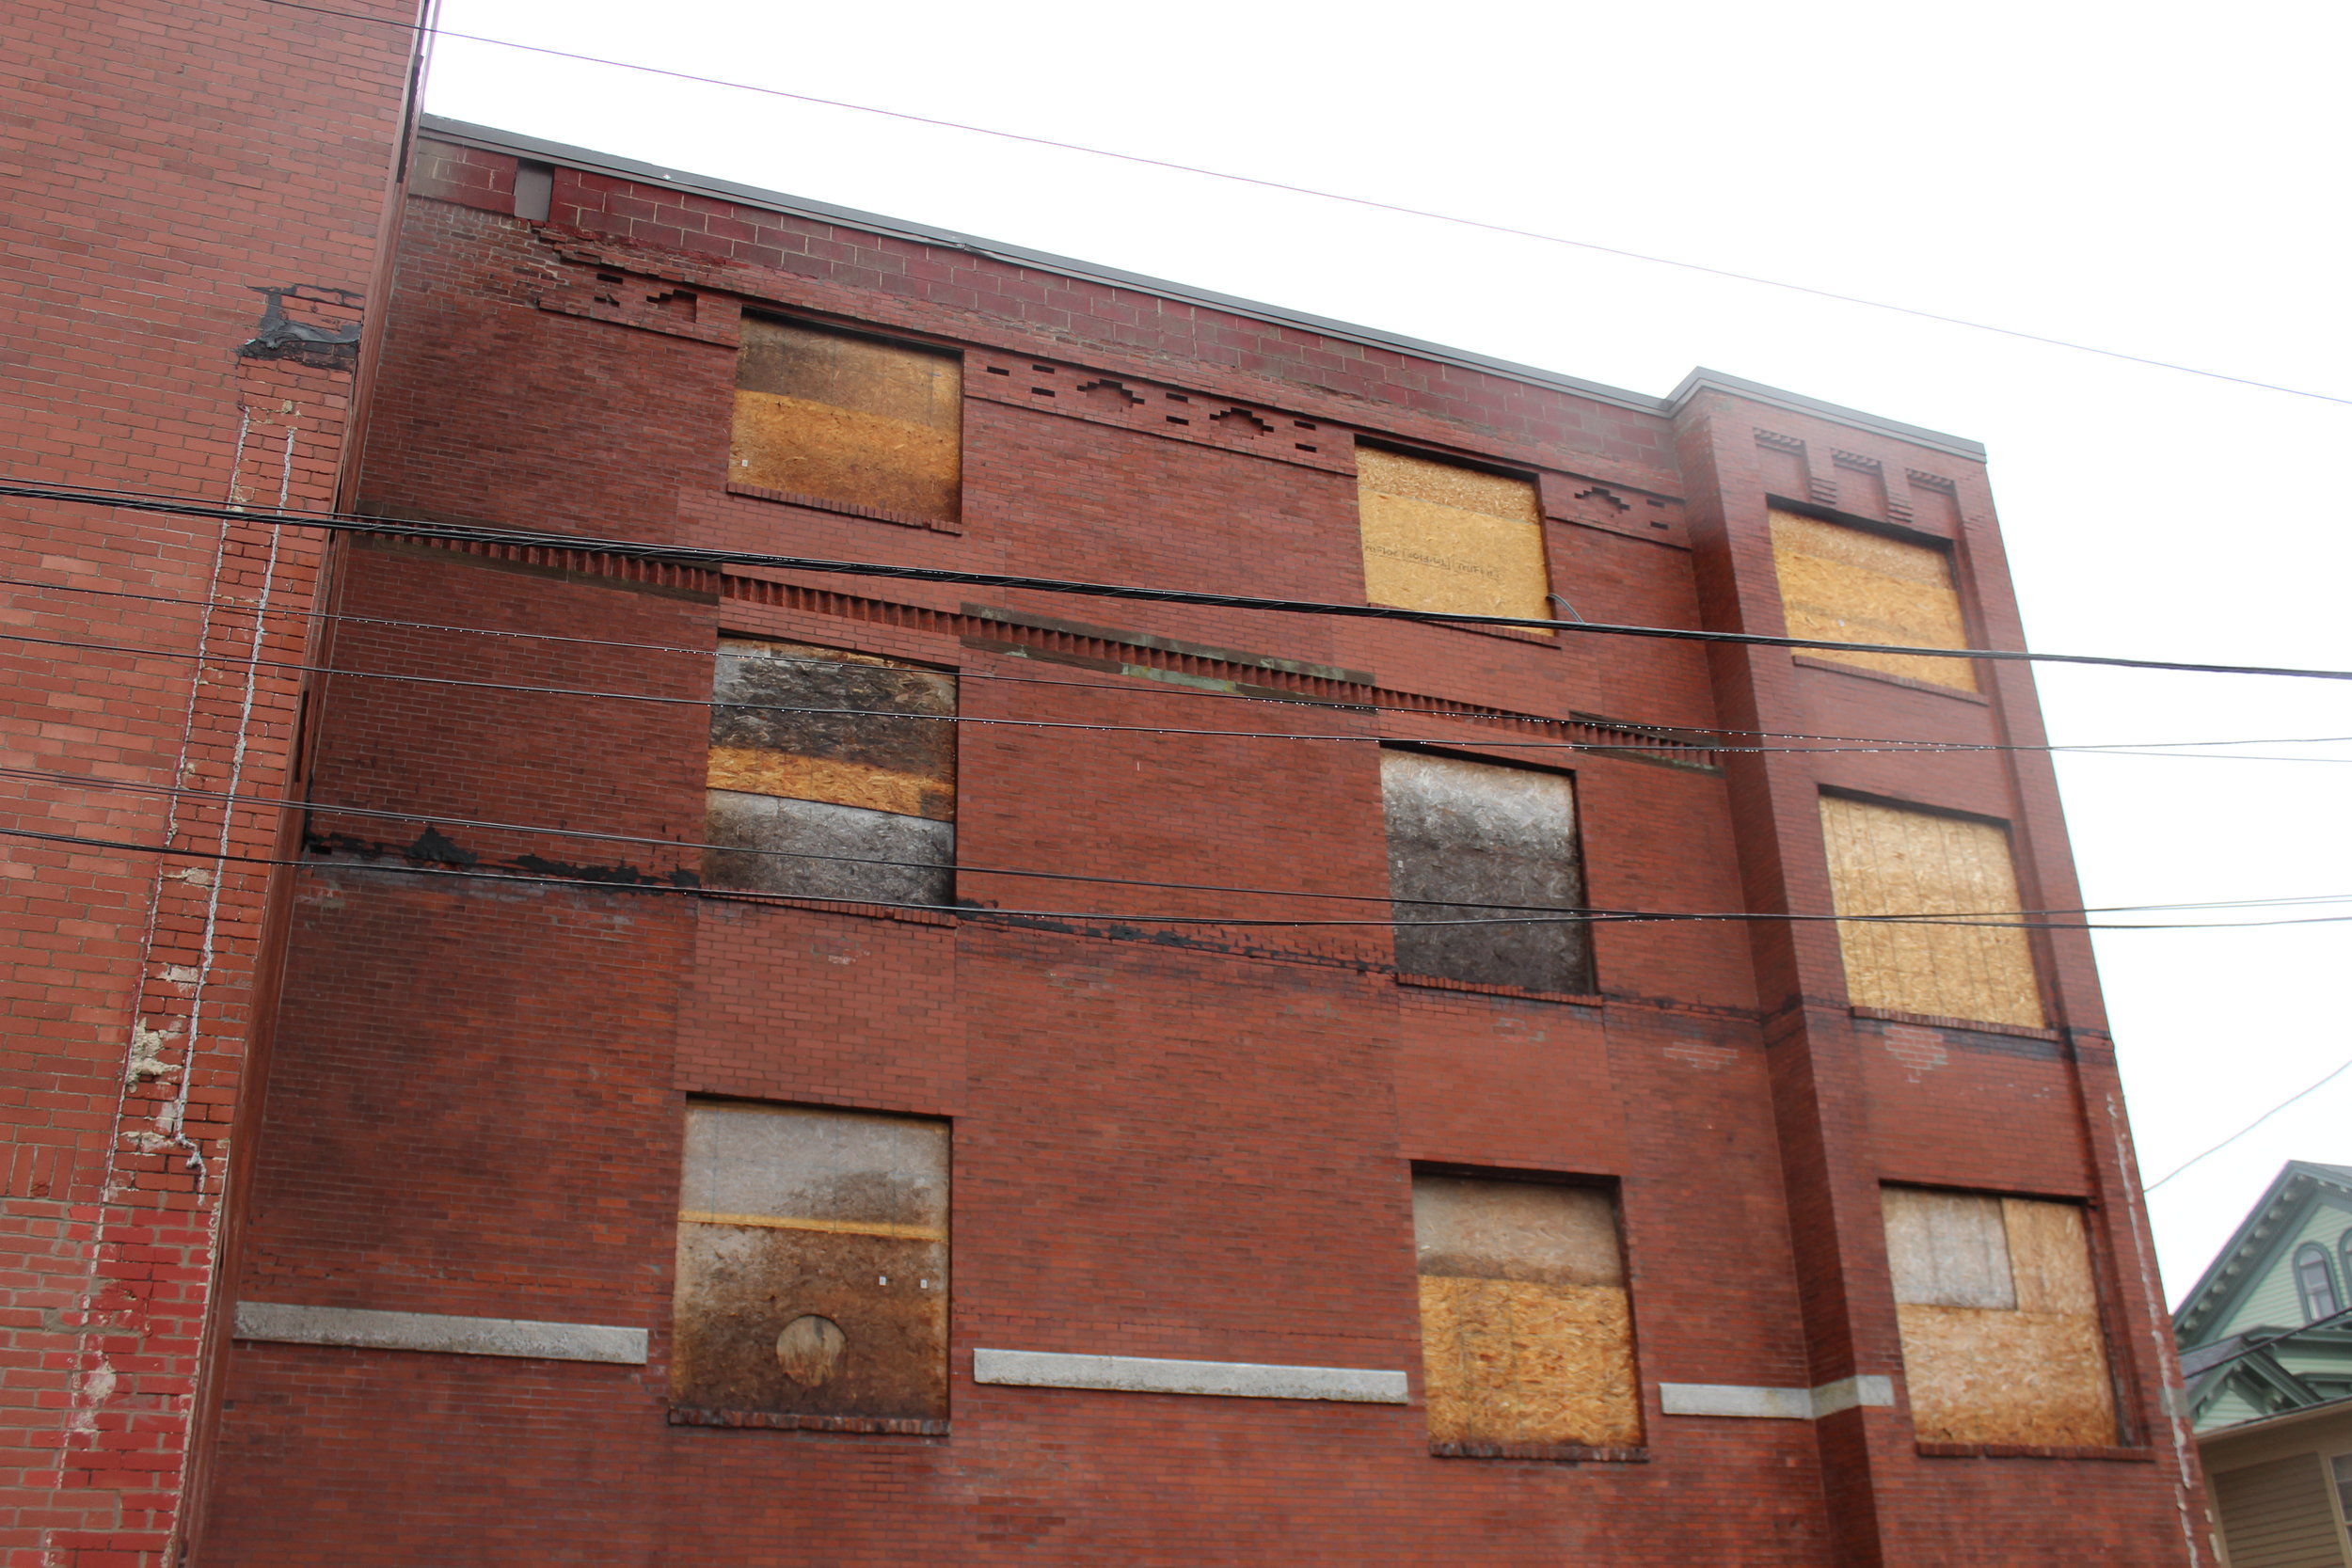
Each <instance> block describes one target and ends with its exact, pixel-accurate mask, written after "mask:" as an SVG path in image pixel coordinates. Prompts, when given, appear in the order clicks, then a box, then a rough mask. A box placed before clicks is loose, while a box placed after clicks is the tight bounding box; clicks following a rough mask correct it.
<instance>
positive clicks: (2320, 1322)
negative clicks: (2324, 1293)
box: [2181, 1307, 2352, 1415]
mask: <svg viewBox="0 0 2352 1568" xmlns="http://www.w3.org/2000/svg"><path fill="white" fill-rule="evenodd" d="M2346 1318H2352V1307H2343V1308H2341V1309H2339V1310H2337V1311H2334V1312H2330V1313H2328V1315H2327V1316H2326V1317H2324V1318H2313V1319H2312V1321H2311V1322H2310V1323H2305V1324H2304V1325H2303V1326H2302V1327H2300V1328H2290V1329H2288V1330H2287V1331H2286V1332H2285V1333H2283V1334H2271V1335H2265V1337H2264V1338H2260V1339H2256V1340H2255V1341H2253V1342H2252V1343H2251V1344H2247V1345H2240V1346H2239V1347H2238V1348H2237V1349H2236V1350H2233V1351H2232V1352H2231V1353H2230V1354H2227V1355H2224V1356H2222V1357H2220V1358H2219V1359H2217V1360H2214V1361H2206V1362H2201V1363H2200V1364H2199V1366H2198V1368H2197V1370H2195V1371H2193V1372H2191V1371H2188V1370H2187V1369H2185V1368H2184V1369H2183V1371H2184V1373H2185V1375H2186V1376H2189V1377H2196V1378H2201V1377H2203V1376H2204V1375H2205V1374H2206V1373H2207V1372H2210V1371H2217V1370H2220V1369H2221V1368H2223V1367H2226V1366H2228V1365H2230V1364H2231V1363H2232V1362H2233V1361H2243V1360H2245V1359H2246V1358H2247V1357H2248V1356H2249V1355H2258V1354H2261V1353H2262V1352H2264V1351H2266V1350H2268V1349H2269V1348H2270V1347H2271V1346H2273V1345H2276V1344H2280V1343H2282V1342H2284V1341H2285V1340H2288V1339H2293V1338H2296V1337H2298V1336H2300V1335H2305V1334H2309V1333H2310V1332H2312V1330H2313V1329H2315V1328H2332V1327H2335V1326H2336V1325H2338V1324H2340V1323H2343V1322H2344V1319H2346ZM2193 1354H2196V1353H2195V1352H2194V1351H2184V1352H2182V1353H2181V1358H2182V1359H2183V1360H2186V1359H2187V1358H2188V1357H2189V1356H2190V1355H2193ZM2292 1414H2294V1412H2292V1411H2281V1412H2280V1415H2292Z"/></svg>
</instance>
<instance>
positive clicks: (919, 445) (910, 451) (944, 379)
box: [728, 317, 963, 522]
mask: <svg viewBox="0 0 2352 1568" xmlns="http://www.w3.org/2000/svg"><path fill="white" fill-rule="evenodd" d="M962 399H963V393H962V366H961V360H960V359H959V358H958V357H957V356H954V355H949V354H938V353H931V352H929V351H926V350H923V349H918V348H914V347H911V346H909V345H906V344H901V343H889V342H883V341H880V340H877V339H872V338H863V337H858V336H854V335H852V334H850V333H844V332H832V331H827V330H825V329H823V328H820V327H813V326H808V325H802V324H797V323H788V322H779V321H771V320H767V319H764V318H759V317H746V318H744V322H743V347H742V352H741V355H740V357H739V359H738V361H737V369H736V399H735V436H734V442H733V448H732V454H731V456H730V458H729V464H728V477H729V478H730V479H731V480H732V481H733V482H734V483H739V484H751V485H756V486H759V487H760V488H762V489H771V490H784V491H789V492H792V493H795V494H799V495H805V496H813V497H817V498H818V499H825V500H832V501H838V502H844V503H847V504H850V505H856V506H867V507H873V508H876V509H878V510H882V511H885V512H893V513H900V514H905V515H912V516H917V517H922V518H925V519H929V520H932V521H939V522H952V521H953V520H954V519H955V517H956V515H957V512H958V505H959V496H960V493H961V483H962V439H963V436H962V420H963V415H962Z"/></svg>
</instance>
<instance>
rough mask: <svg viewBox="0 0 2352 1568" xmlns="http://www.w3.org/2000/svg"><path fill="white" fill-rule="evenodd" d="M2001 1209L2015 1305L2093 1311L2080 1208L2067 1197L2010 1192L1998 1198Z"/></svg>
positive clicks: (2068, 1311) (2040, 1309)
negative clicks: (2042, 1198)
mask: <svg viewBox="0 0 2352 1568" xmlns="http://www.w3.org/2000/svg"><path fill="white" fill-rule="evenodd" d="M2001 1212H2002V1218H2003V1221H2004V1227H2005V1228H2006V1229H2007V1231H2008V1233H2009V1257H2010V1274H2011V1275H2012V1276H2013V1277H2014V1278H2015V1279H2016V1281H2017V1306H2018V1308H2019V1310H2021V1311H2026V1312H2054V1313H2060V1314H2066V1315H2071V1316H2074V1317H2093V1316H2096V1315H2097V1313H2098V1310H2099V1297H2098V1292H2097V1291H2096V1290H2095V1289H2094V1287H2093V1286H2092V1284H2091V1279H2090V1240H2089V1238H2088V1237H2087V1236H2086V1235H2085V1234H2084V1231H2083V1212H2082V1210H2081V1209H2080V1208H2078V1207H2076V1206H2075V1205H2074V1204H2072V1203H2041V1202H2036V1201H2035V1200H2033V1199H2031V1198H2023V1197H2010V1198H2003V1199H2002V1200H2001Z"/></svg>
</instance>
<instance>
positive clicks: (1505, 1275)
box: [1413, 1176, 1625, 1286]
mask: <svg viewBox="0 0 2352 1568" xmlns="http://www.w3.org/2000/svg"><path fill="white" fill-rule="evenodd" d="M1413 1244H1414V1247H1415V1250H1416V1251H1417V1253H1418V1254H1419V1267H1420V1271H1421V1272H1422V1274H1426V1275H1457V1276H1460V1277H1463V1278H1475V1279H1525V1280H1535V1281H1538V1282H1542V1283H1549V1284H1555V1285H1610V1286H1622V1285H1623V1284H1624V1283H1625V1263H1624V1259H1623V1257H1622V1255H1621V1253H1620V1251H1619V1249H1618V1246H1617V1215H1616V1205H1615V1203H1614V1202H1613V1200H1612V1199H1611V1197H1610V1196H1609V1194H1608V1193H1606V1192H1604V1191H1602V1190H1600V1189H1599V1188H1597V1187H1565V1186H1559V1185H1555V1184H1553V1183H1550V1182H1542V1181H1492V1180H1478V1179H1476V1178H1472V1177H1451V1176H1417V1177H1415V1178H1414V1179H1413Z"/></svg>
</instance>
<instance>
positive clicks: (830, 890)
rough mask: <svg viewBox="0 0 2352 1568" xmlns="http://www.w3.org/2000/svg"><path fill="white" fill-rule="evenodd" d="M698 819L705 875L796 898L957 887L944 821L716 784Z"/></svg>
mask: <svg viewBox="0 0 2352 1568" xmlns="http://www.w3.org/2000/svg"><path fill="white" fill-rule="evenodd" d="M704 799H705V800H707V802H708V804H707V816H706V817H705V818H704V824H703V837H704V841H705V842H706V843H707V844H709V845H710V846H711V847H710V848H708V849H707V850H705V851H704V852H703V870H702V875H703V880H704V881H705V882H706V883H707V884H708V885H710V886H712V887H723V888H739V889H741V890H744V891H746V892H753V893H775V894H782V895H786V896H787V897H792V898H844V899H852V900H855V899H878V900H881V901H882V902H883V903H892V904H930V905H938V904H946V903H947V902H948V901H949V899H950V898H951V897H952V896H953V895H954V893H955V860H956V830H955V825H954V824H953V823H949V822H936V821H933V820H931V819H930V818H929V817H923V816H902V815H900V814H898V813H897V812H886V811H867V810H865V809H863V808H861V807H857V806H836V805H834V804H833V803H832V802H830V801H825V800H787V799H785V798H782V797H779V796H774V795H752V794H745V793H741V792H739V791H736V790H727V789H714V790H710V791H709V792H707V795H706V796H705V797H704Z"/></svg>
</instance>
